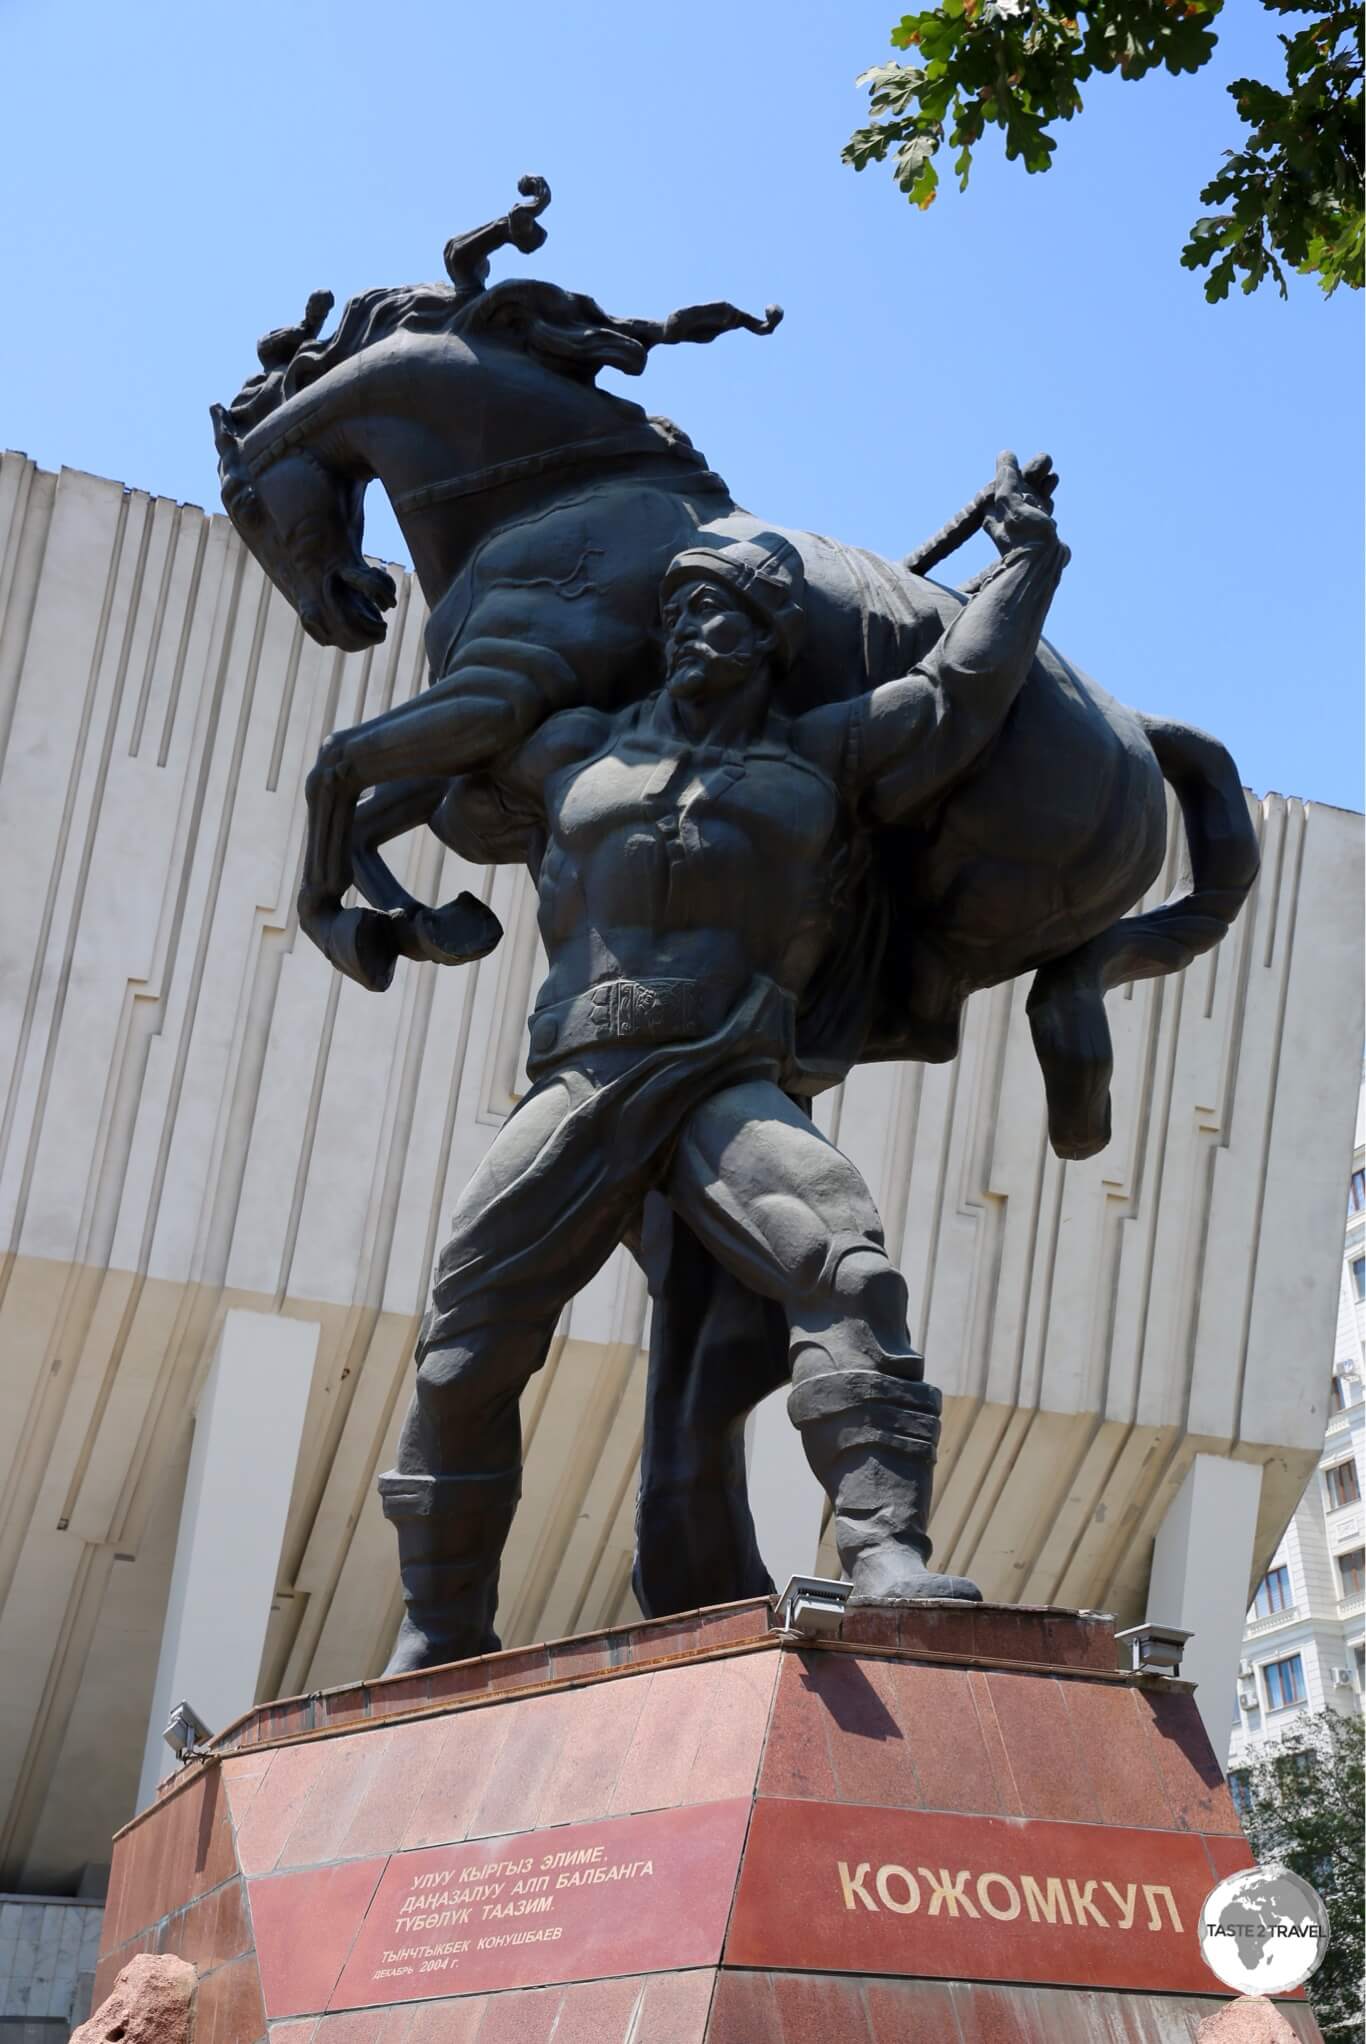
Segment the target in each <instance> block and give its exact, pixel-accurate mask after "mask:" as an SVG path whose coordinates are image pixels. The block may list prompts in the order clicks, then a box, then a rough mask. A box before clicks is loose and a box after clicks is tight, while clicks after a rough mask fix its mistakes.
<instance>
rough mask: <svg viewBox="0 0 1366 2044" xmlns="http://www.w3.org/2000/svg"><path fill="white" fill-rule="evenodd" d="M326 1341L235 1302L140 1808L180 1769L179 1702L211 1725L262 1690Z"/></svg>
mask: <svg viewBox="0 0 1366 2044" xmlns="http://www.w3.org/2000/svg"><path fill="white" fill-rule="evenodd" d="M317 1348H318V1329H317V1327H316V1325H314V1324H313V1323H312V1322H310V1321H307V1320H286V1319H284V1318H283V1317H282V1316H281V1315H280V1314H278V1313H242V1312H233V1313H229V1314H227V1316H226V1317H225V1319H224V1321H223V1325H222V1328H221V1330H220V1332H219V1336H218V1348H217V1352H216V1354H215V1356H214V1361H213V1366H212V1368H211V1369H210V1371H209V1376H208V1381H207V1383H206V1384H205V1386H204V1391H203V1395H202V1396H201V1398H200V1401H199V1406H198V1409H197V1411H196V1413H195V1420H194V1446H193V1447H192V1448H191V1450H190V1468H189V1474H188V1476H187V1478H186V1481H185V1497H184V1502H183V1503H182V1505H181V1510H180V1529H179V1532H178V1534H177V1537H176V1556H175V1567H174V1569H173V1570H172V1573H171V1594H170V1598H169V1600H168V1602H167V1607H166V1621H165V1625H164V1627H163V1630H162V1635H161V1652H160V1654H159V1655H158V1657H157V1672H156V1681H155V1682H154V1684H153V1686H152V1709H151V1715H150V1717H149V1719H148V1725H147V1739H146V1744H145V1746H144V1748H143V1759H142V1774H141V1778H140V1780H139V1782H138V1807H139V1808H140V1809H141V1808H142V1807H143V1806H144V1805H146V1804H147V1803H149V1802H150V1801H151V1800H152V1797H153V1795H154V1794H155V1793H156V1786H157V1783H158V1782H159V1781H162V1780H164V1779H165V1777H166V1776H167V1775H168V1774H171V1773H173V1772H174V1771H175V1767H176V1764H177V1763H176V1760H175V1758H174V1756H173V1754H172V1752H171V1749H170V1747H169V1746H167V1745H166V1743H165V1739H164V1737H163V1734H164V1731H165V1727H166V1725H167V1723H168V1722H169V1720H170V1716H171V1712H172V1711H173V1710H174V1709H175V1706H176V1705H177V1704H178V1703H181V1702H186V1703H188V1704H189V1705H190V1707H191V1709H192V1710H193V1711H194V1712H195V1714H196V1716H197V1717H198V1718H199V1720H200V1722H201V1723H202V1724H204V1725H206V1726H207V1727H208V1730H209V1731H210V1732H211V1733H212V1732H219V1731H222V1729H223V1727H224V1726H225V1725H230V1724H231V1723H232V1722H233V1720H234V1718H239V1717H241V1715H242V1713H243V1712H244V1711H247V1710H250V1709H251V1706H252V1704H253V1702H254V1701H255V1698H256V1680H257V1674H258V1671H259V1669H260V1666H261V1649H262V1647H263V1646H264V1645H265V1640H266V1625H267V1622H268V1620H269V1618H270V1607H271V1603H272V1600H273V1598H274V1595H275V1583H276V1578H277V1575H278V1572H279V1566H280V1543H281V1541H282V1540H283V1538H284V1531H285V1519H286V1515H287V1514H288V1511H289V1500H290V1495H291V1493H292V1491H293V1488H294V1471H295V1468H296V1466H297V1463H298V1459H299V1440H300V1436H301V1435H302V1432H303V1423H304V1413H305V1411H306V1409H307V1406H308V1394H309V1388H310V1384H311V1381H312V1376H313V1358H314V1356H315V1355H316V1353H317Z"/></svg>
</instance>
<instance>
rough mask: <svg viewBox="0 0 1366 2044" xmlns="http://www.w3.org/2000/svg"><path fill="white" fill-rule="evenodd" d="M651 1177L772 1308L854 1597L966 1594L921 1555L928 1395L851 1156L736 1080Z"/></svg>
mask: <svg viewBox="0 0 1366 2044" xmlns="http://www.w3.org/2000/svg"><path fill="white" fill-rule="evenodd" d="M667 1189H668V1193H669V1197H670V1199H671V1201H672V1202H673V1204H674V1205H675V1207H676V1208H677V1209H678V1211H679V1212H680V1213H682V1214H683V1216H684V1217H685V1219H686V1220H687V1222H688V1224H689V1226H690V1227H691V1228H692V1229H693V1230H694V1232H695V1233H696V1234H697V1235H698V1237H699V1239H700V1240H701V1241H703V1242H704V1243H705V1244H706V1245H707V1247H708V1248H710V1249H711V1251H712V1253H713V1254H714V1255H715V1256H716V1257H717V1259H718V1261H719V1262H721V1263H722V1264H723V1265H724V1266H725V1267H726V1268H727V1269H728V1270H730V1271H732V1272H733V1273H734V1274H735V1275H736V1276H737V1277H739V1278H740V1279H741V1280H742V1281H743V1282H744V1283H746V1284H747V1285H749V1286H750V1287H751V1288H752V1289H753V1290H754V1291H756V1292H758V1293H760V1294H761V1295H762V1296H764V1297H767V1298H771V1299H776V1300H777V1301H778V1302H779V1304H780V1305H781V1306H782V1307H783V1310H784V1311H785V1313H786V1315H787V1319H788V1326H789V1330H790V1341H791V1351H790V1353H791V1358H792V1392H791V1396H790V1397H789V1400H788V1411H789V1413H790V1415H791V1417H792V1419H793V1422H794V1423H795V1424H796V1426H797V1427H798V1428H799V1429H800V1430H801V1435H802V1445H803V1447H804V1448H805V1450H806V1457H807V1460H808V1462H809V1463H810V1464H811V1467H812V1469H813V1470H814V1471H815V1473H816V1475H817V1476H818V1477H819V1478H820V1481H821V1483H822V1485H823V1486H824V1488H825V1490H826V1493H827V1495H828V1496H829V1498H830V1500H831V1503H832V1505H833V1507H834V1514H835V1540H836V1546H837V1548H838V1550H839V1556H840V1561H841V1563H842V1564H843V1566H844V1569H845V1571H846V1573H847V1574H848V1576H849V1578H850V1580H851V1582H852V1585H853V1592H852V1594H853V1598H854V1601H855V1602H862V1603H883V1602H887V1601H889V1600H890V1601H895V1600H899V1599H907V1598H922V1597H956V1598H975V1597H977V1596H978V1594H979V1593H978V1591H977V1589H976V1587H975V1585H973V1584H972V1583H969V1582H968V1581H966V1580H965V1579H964V1578H963V1577H960V1576H945V1575H938V1574H936V1573H934V1572H933V1571H931V1570H930V1569H929V1567H928V1561H929V1556H930V1538H929V1531H928V1520H929V1511H930V1500H931V1489H932V1483H933V1471H934V1459H935V1450H936V1446H937V1443H938V1439H939V1412H940V1404H941V1400H940V1396H939V1393H938V1392H937V1391H936V1390H935V1389H934V1388H933V1387H932V1386H931V1385H928V1384H926V1383H925V1382H924V1374H923V1373H924V1364H923V1361H922V1359H921V1357H920V1355H919V1354H918V1353H917V1351H916V1349H915V1348H914V1346H913V1345H912V1342H911V1339H910V1334H909V1331H908V1328H907V1324H906V1285H905V1281H904V1279H903V1278H902V1276H901V1273H900V1271H898V1270H897V1269H896V1267H895V1266H894V1264H893V1263H892V1262H891V1260H890V1258H889V1257H888V1255H887V1251H886V1246H885V1244H884V1241H883V1235H882V1226H881V1223H880V1221H879V1219H878V1215H877V1209H876V1207H875V1206H874V1204H873V1199H872V1195H871V1194H870V1193H869V1191H868V1188H867V1186H866V1185H865V1184H864V1182H863V1179H862V1178H861V1177H860V1175H859V1173H858V1171H857V1170H856V1169H855V1168H854V1166H853V1164H851V1163H850V1161H849V1159H848V1158H847V1157H845V1156H844V1155H843V1154H842V1153H841V1152H840V1151H839V1150H837V1149H836V1148H835V1147H834V1145H833V1144H832V1143H829V1142H827V1141H826V1139H825V1137H824V1136H823V1135H821V1133H820V1131H819V1130H818V1129H817V1128H815V1126H814V1125H813V1124H812V1122H811V1121H810V1120H808V1118H807V1117H806V1116H805V1115H804V1114H803V1113H802V1112H801V1110H800V1108H798V1107H796V1106H794V1105H793V1103H792V1102H791V1101H790V1100H789V1099H788V1098H787V1097H786V1095H785V1094H783V1093H782V1092H781V1091H780V1090H779V1088H778V1087H777V1086H774V1085H771V1084H769V1083H767V1082H764V1081H751V1082H749V1083H748V1084H744V1085H739V1086H732V1087H728V1088H727V1089H726V1090H725V1091H724V1092H721V1093H718V1094H716V1095H715V1096H714V1097H713V1098H712V1099H711V1100H709V1101H707V1102H706V1103H705V1105H703V1106H702V1107H700V1108H698V1109H697V1110H696V1111H695V1112H694V1113H693V1114H692V1116H691V1117H690V1118H689V1120H688V1122H687V1124H686V1125H685V1127H684V1130H683V1134H682V1137H681V1139H680V1142H679V1146H678V1150H677V1153H676V1156H675V1159H674V1163H673V1167H672V1170H671V1173H670V1176H669V1180H668V1187H667Z"/></svg>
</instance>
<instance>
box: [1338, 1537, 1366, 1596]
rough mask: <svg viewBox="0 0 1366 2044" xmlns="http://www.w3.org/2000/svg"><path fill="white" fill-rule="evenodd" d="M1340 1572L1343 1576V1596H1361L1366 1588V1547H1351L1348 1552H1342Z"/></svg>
mask: <svg viewBox="0 0 1366 2044" xmlns="http://www.w3.org/2000/svg"><path fill="white" fill-rule="evenodd" d="M1338 1574H1339V1575H1340V1576H1341V1577H1342V1594H1343V1596H1344V1597H1359V1596H1360V1595H1361V1593H1362V1591H1363V1590H1366V1548H1362V1547H1349V1548H1348V1550H1347V1552H1346V1554H1340V1555H1339V1556H1338Z"/></svg>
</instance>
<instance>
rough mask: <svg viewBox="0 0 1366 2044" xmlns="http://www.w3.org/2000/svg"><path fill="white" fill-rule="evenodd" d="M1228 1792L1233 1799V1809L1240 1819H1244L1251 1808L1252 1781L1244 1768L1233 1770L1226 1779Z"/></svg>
mask: <svg viewBox="0 0 1366 2044" xmlns="http://www.w3.org/2000/svg"><path fill="white" fill-rule="evenodd" d="M1228 1792H1229V1794H1230V1795H1231V1796H1232V1798H1233V1807H1234V1809H1235V1810H1236V1811H1237V1812H1238V1815H1239V1816H1240V1817H1246V1815H1247V1813H1248V1811H1249V1810H1250V1809H1251V1808H1252V1803H1253V1795H1252V1780H1251V1777H1250V1776H1249V1774H1248V1771H1247V1769H1246V1768H1245V1767H1238V1768H1235V1769H1234V1771H1233V1773H1232V1774H1231V1775H1230V1776H1229V1778H1228Z"/></svg>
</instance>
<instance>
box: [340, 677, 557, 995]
mask: <svg viewBox="0 0 1366 2044" xmlns="http://www.w3.org/2000/svg"><path fill="white" fill-rule="evenodd" d="M513 653H515V654H516V655H517V656H518V659H519V667H514V666H513V665H512V663H511V660H510V659H508V664H506V665H504V666H496V665H495V664H494V662H495V659H496V658H498V657H499V656H500V655H501V656H502V657H503V658H504V659H507V656H508V655H510V654H513ZM528 656H530V657H528ZM521 669H526V670H528V671H520V670H521ZM561 670H563V673H562V672H561ZM565 675H569V678H570V680H571V681H572V674H570V671H569V669H568V668H567V666H566V663H565V662H564V661H562V660H561V659H560V658H559V656H558V655H557V654H554V653H552V652H547V651H545V650H544V649H539V648H534V647H524V646H520V645H518V646H515V647H511V646H504V645H502V644H500V643H499V642H490V641H486V640H481V641H475V642H472V643H471V644H469V645H468V646H466V647H464V648H463V649H462V652H461V655H460V656H459V658H458V660H457V662H456V664H455V665H454V666H453V667H452V669H451V671H450V672H449V673H448V674H447V675H445V676H443V678H442V679H441V680H440V681H439V682H438V683H436V685H435V686H434V687H432V688H430V689H429V690H427V692H426V693H425V694H424V695H421V696H418V697H416V698H415V699H414V700H413V701H412V702H409V703H401V704H399V705H398V706H397V707H396V708H394V709H392V710H386V711H384V712H383V713H382V715H380V716H378V717H371V718H369V719H368V720H367V721H366V722H365V723H362V724H356V725H354V726H353V727H352V728H351V729H350V730H347V731H334V732H333V733H332V735H331V737H330V738H327V739H325V740H324V742H323V744H322V747H321V749H320V750H319V753H318V758H317V763H316V765H315V766H314V767H313V769H312V771H311V772H310V774H309V776H308V779H307V781H306V782H305V784H304V785H305V796H306V799H307V805H308V834H307V840H306V845H305V851H304V879H303V885H302V887H301V888H300V891H299V922H300V926H301V927H302V928H303V930H304V931H305V932H306V933H307V935H308V936H309V937H311V938H312V940H313V942H314V943H315V944H317V945H318V947H319V949H320V950H322V951H323V952H324V953H325V954H326V956H327V957H328V958H329V959H330V960H331V961H332V963H333V964H334V965H335V966H336V967H337V968H338V970H339V971H341V972H344V973H346V974H347V976H348V977H349V978H351V979H354V980H357V981H358V982H359V984H360V985H361V986H363V987H366V988H367V989H368V990H369V991H370V992H372V993H382V992H383V991H384V989H385V988H386V987H387V986H388V985H389V982H390V981H391V980H392V978H393V976H394V967H395V965H396V964H397V962H398V960H399V958H400V957H416V958H433V959H436V960H438V961H439V962H441V963H443V964H460V963H463V962H465V961H467V960H469V959H472V958H482V957H483V956H484V954H485V953H486V952H488V951H491V950H492V949H493V947H494V945H495V944H496V943H497V942H498V940H499V938H500V937H501V935H502V925H501V924H500V923H499V921H498V918H497V917H496V916H495V915H494V914H493V911H492V910H491V909H489V908H487V907H486V906H485V904H484V903H483V902H481V901H479V900H477V899H476V897H475V896H474V895H471V894H467V893H462V894H460V895H459V896H457V898H456V900H455V901H453V902H447V903H446V904H445V905H444V906H443V907H442V908H440V909H435V910H424V909H422V908H421V907H420V906H419V907H417V912H416V914H414V913H413V912H411V911H410V910H408V909H406V908H404V907H403V906H402V905H401V904H400V905H398V906H397V907H396V908H395V909H394V910H393V911H392V912H391V913H389V914H382V913H380V912H379V911H377V910H375V909H363V908H350V909H348V908H344V907H343V906H342V898H343V896H344V895H345V893H346V891H347V889H348V887H350V885H351V883H352V880H353V878H354V877H355V876H354V869H353V865H352V839H353V832H354V829H355V820H356V811H357V807H358V804H359V802H360V798H361V795H362V793H363V792H364V791H365V790H366V789H367V788H377V787H380V786H382V785H384V784H386V783H393V782H398V783H402V784H407V785H409V786H411V784H412V783H414V782H415V781H418V780H419V779H420V780H422V781H424V782H427V781H430V780H431V779H432V777H433V773H434V771H435V773H438V774H440V775H441V776H442V778H443V779H444V778H447V777H449V776H452V775H455V774H459V773H464V772H467V771H468V770H469V769H470V768H471V767H475V766H478V765H480V764H482V763H484V762H486V761H488V760H489V759H491V758H493V757H494V756H496V755H497V754H498V753H499V752H503V751H505V750H507V749H508V747H509V746H512V745H515V744H516V743H517V742H518V741H519V740H520V739H522V738H524V737H526V736H527V735H528V733H529V732H530V731H532V730H533V729H534V728H535V725H536V724H537V722H538V721H539V720H540V718H541V717H542V716H543V715H544V714H545V713H546V710H547V708H548V706H549V704H548V699H547V683H549V684H550V685H551V686H552V687H555V688H557V689H559V690H561V691H562V688H563V680H564V676H565ZM400 807H401V804H400ZM433 807H435V804H433ZM427 813H428V814H430V813H431V812H430V810H429V811H428V812H427ZM407 899H409V900H411V897H407Z"/></svg>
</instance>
